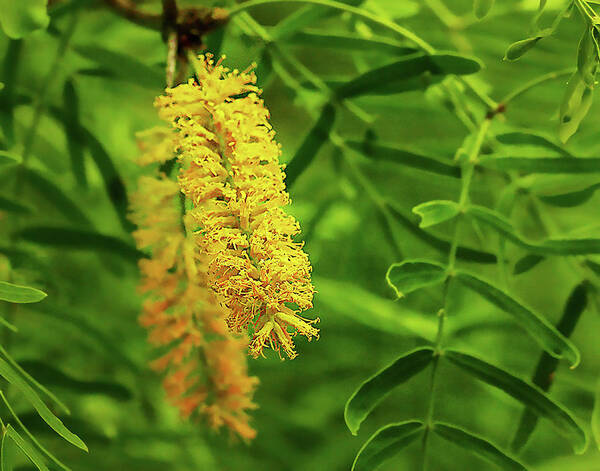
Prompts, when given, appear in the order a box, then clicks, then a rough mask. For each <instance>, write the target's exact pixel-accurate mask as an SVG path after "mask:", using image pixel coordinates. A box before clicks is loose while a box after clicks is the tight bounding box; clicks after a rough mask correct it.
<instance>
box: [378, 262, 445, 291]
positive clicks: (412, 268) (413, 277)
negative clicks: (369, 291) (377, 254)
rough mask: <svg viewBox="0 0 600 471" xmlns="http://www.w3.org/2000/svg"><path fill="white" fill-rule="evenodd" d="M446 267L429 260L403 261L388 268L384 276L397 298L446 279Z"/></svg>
mask: <svg viewBox="0 0 600 471" xmlns="http://www.w3.org/2000/svg"><path fill="white" fill-rule="evenodd" d="M446 276H447V274H446V267H444V266H443V265H441V264H439V263H436V262H432V261H429V260H405V261H403V262H400V263H394V264H393V265H391V266H390V268H389V269H388V271H387V274H386V275H385V279H386V281H387V283H388V285H389V286H390V287H391V288H392V289H393V290H394V292H395V293H396V295H397V296H398V298H402V297H404V296H405V295H406V294H408V293H412V292H413V291H416V290H418V289H421V288H425V287H427V286H433V285H437V284H439V283H442V282H443V281H444V280H445V279H446Z"/></svg>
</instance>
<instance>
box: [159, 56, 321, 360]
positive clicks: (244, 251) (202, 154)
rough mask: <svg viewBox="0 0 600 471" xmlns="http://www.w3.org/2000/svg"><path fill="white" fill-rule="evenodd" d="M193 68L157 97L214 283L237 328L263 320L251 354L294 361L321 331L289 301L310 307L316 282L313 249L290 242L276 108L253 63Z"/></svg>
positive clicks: (292, 228) (208, 61) (206, 61)
mask: <svg viewBox="0 0 600 471" xmlns="http://www.w3.org/2000/svg"><path fill="white" fill-rule="evenodd" d="M194 68H195V70H196V76H197V78H198V82H197V83H196V82H194V81H193V80H190V81H188V82H187V83H186V84H182V85H179V86H177V87H175V88H170V89H167V90H166V94H165V96H161V97H158V98H157V99H156V102H155V104H156V106H157V107H158V108H159V115H160V116H161V117H162V118H163V119H164V120H166V121H168V122H169V123H170V124H171V125H172V127H173V128H174V130H175V132H174V135H175V138H174V150H175V151H176V152H177V153H178V159H179V163H180V168H181V171H180V173H179V177H178V182H179V185H180V186H181V191H182V192H183V193H184V194H185V196H186V197H187V198H188V199H189V201H190V202H191V203H192V204H193V209H192V210H191V211H190V215H191V216H192V217H193V219H194V222H195V224H196V225H197V228H196V230H195V232H194V235H195V242H196V245H197V247H198V249H199V251H200V252H201V253H203V254H206V257H207V273H206V276H207V284H208V286H209V287H210V288H211V290H212V291H213V292H214V293H215V294H216V295H217V299H218V300H219V302H220V303H221V304H222V305H223V306H224V307H225V308H226V309H227V311H228V313H227V324H228V326H229V327H230V329H232V330H233V331H242V330H245V329H247V328H248V326H249V325H250V324H251V323H253V322H254V323H255V324H256V328H255V333H254V336H253V339H252V341H251V344H250V349H249V353H250V355H252V356H254V357H257V356H259V355H262V352H263V349H264V347H266V346H267V345H269V346H273V347H274V348H276V349H279V348H283V350H284V351H285V352H286V354H287V355H288V356H289V357H290V358H293V357H295V356H296V352H295V349H294V344H293V341H292V336H293V335H295V334H296V333H299V334H301V335H304V336H306V337H307V338H308V339H309V340H310V339H312V338H313V337H317V338H318V332H319V331H318V329H316V328H315V327H313V326H312V325H311V324H314V323H315V322H317V321H316V320H315V321H308V320H305V319H303V318H302V317H300V316H298V315H296V313H295V312H294V311H292V310H290V309H289V308H288V307H287V304H290V305H296V306H298V308H299V311H298V312H301V311H303V310H306V309H309V308H311V307H312V298H313V294H314V288H313V286H312V284H311V281H310V273H311V266H310V262H309V260H308V256H307V255H306V254H305V253H304V252H303V251H302V244H298V243H294V242H293V237H294V236H295V235H296V234H298V233H299V231H300V227H299V225H298V223H297V221H296V220H295V219H294V218H293V217H292V216H290V215H288V214H286V213H285V211H284V210H283V207H284V206H286V205H288V204H289V202H290V199H289V195H288V194H287V192H286V191H285V183H284V178H285V174H284V172H283V166H282V165H280V163H279V156H280V154H281V147H280V145H279V144H278V143H277V142H275V140H274V136H275V132H274V131H273V129H272V128H271V125H270V124H269V121H268V120H269V111H268V110H267V109H266V108H265V106H264V103H263V101H262V100H261V99H260V98H259V94H260V93H261V90H260V89H258V88H257V87H256V85H255V84H256V77H255V75H254V73H252V72H251V68H248V69H247V70H245V71H243V72H239V71H238V70H233V71H231V72H230V71H229V69H227V68H225V67H224V66H223V65H222V59H220V60H219V61H217V62H216V63H215V62H214V61H213V59H212V56H211V55H206V56H200V57H199V60H197V61H195V62H194ZM288 328H290V329H292V330H293V332H291V333H290V332H288V330H287V329H288ZM267 340H268V341H269V342H268V344H267Z"/></svg>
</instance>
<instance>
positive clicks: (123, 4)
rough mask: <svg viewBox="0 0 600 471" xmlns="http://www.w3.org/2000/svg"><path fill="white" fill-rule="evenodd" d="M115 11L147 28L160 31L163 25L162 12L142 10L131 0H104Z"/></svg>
mask: <svg viewBox="0 0 600 471" xmlns="http://www.w3.org/2000/svg"><path fill="white" fill-rule="evenodd" d="M104 1H105V3H106V4H107V5H108V6H109V7H111V8H112V9H113V10H115V12H117V13H118V14H119V15H121V16H123V17H124V18H126V19H128V20H129V21H131V22H133V23H135V24H137V25H140V26H144V27H146V28H150V29H155V30H157V31H160V30H161V29H162V26H163V16H162V14H160V13H148V12H144V11H141V10H139V9H138V8H137V5H136V4H135V3H134V2H133V1H131V0H104Z"/></svg>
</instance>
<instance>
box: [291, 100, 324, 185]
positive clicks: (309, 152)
mask: <svg viewBox="0 0 600 471" xmlns="http://www.w3.org/2000/svg"><path fill="white" fill-rule="evenodd" d="M334 122H335V107H334V106H333V105H331V104H326V105H325V106H324V107H323V109H322V110H321V114H320V115H319V119H317V122H316V123H315V125H314V126H313V128H312V129H311V130H310V132H309V133H308V134H307V135H306V137H305V138H304V140H303V141H302V144H300V147H299V148H298V150H297V151H296V153H295V154H294V156H293V157H292V159H291V161H290V163H289V164H287V165H286V168H285V173H286V183H287V187H288V188H291V187H292V185H293V184H294V182H295V181H296V179H297V178H298V177H299V176H300V175H301V174H302V172H304V170H306V168H307V167H308V166H309V165H310V164H311V162H312V161H313V160H314V158H315V157H316V155H317V153H318V152H319V149H321V147H322V146H323V144H324V143H325V142H326V141H327V140H328V139H329V133H330V132H331V129H332V128H333V124H334Z"/></svg>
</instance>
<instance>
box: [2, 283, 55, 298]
mask: <svg viewBox="0 0 600 471" xmlns="http://www.w3.org/2000/svg"><path fill="white" fill-rule="evenodd" d="M46 296H47V294H46V293H44V292H43V291H40V290H39V289H35V288H30V287H29V286H19V285H13V284H12V283H7V282H6V281H0V299H1V300H2V301H8V302H9V303H37V302H40V301H41V300H42V299H44V298H45V297H46Z"/></svg>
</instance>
